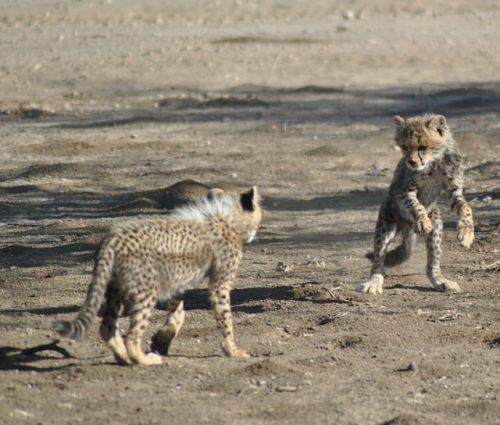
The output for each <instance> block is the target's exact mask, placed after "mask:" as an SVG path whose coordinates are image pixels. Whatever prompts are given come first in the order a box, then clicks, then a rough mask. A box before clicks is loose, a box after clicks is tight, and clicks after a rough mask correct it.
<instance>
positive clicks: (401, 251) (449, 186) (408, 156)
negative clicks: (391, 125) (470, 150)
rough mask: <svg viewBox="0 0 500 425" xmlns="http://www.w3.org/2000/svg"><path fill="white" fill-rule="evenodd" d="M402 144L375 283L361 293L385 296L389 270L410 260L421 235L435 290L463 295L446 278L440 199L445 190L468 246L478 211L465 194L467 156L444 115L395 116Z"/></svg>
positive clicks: (383, 211)
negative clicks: (441, 262)
mask: <svg viewBox="0 0 500 425" xmlns="http://www.w3.org/2000/svg"><path fill="white" fill-rule="evenodd" d="M394 121H395V124H396V136H395V141H396V144H397V145H398V146H399V147H400V148H401V151H402V153H403V158H401V160H400V161H399V163H398V165H397V167H396V171H395V172H394V177H393V180H392V183H391V185H390V187H389V193H388V195H387V197H386V199H385V201H384V202H383V204H382V206H381V207H380V211H379V215H378V220H377V225H376V228H375V241H374V247H373V254H370V255H369V256H368V258H370V259H371V260H372V261H373V265H372V268H371V274H370V279H369V280H368V281H367V282H365V283H363V284H362V285H361V287H360V291H361V292H365V293H368V294H381V293H382V284H383V282H384V277H383V274H382V273H383V268H384V266H387V267H393V266H396V265H398V264H401V263H402V262H404V261H405V260H407V259H408V258H409V257H410V254H411V251H412V248H413V246H414V244H415V239H416V234H417V233H418V234H420V235H424V237H425V243H426V247H427V266H426V273H427V277H428V278H429V281H430V283H431V284H432V286H433V287H434V289H436V290H438V291H444V292H460V287H459V286H458V284H457V283H456V282H453V281H452V280H449V279H446V278H445V277H443V276H442V274H441V269H440V265H439V257H440V255H441V235H442V231H443V221H442V220H441V215H440V212H439V209H438V207H437V205H436V200H437V198H438V196H439V194H440V192H441V191H442V190H445V191H446V192H447V193H448V200H449V204H450V207H451V210H452V211H456V213H457V215H458V222H457V230H458V239H459V241H460V242H461V244H462V245H463V246H464V247H465V248H469V246H470V245H471V243H472V241H473V240H474V221H473V218H472V210H471V208H470V207H469V205H468V204H467V202H466V201H465V198H464V196H463V193H462V186H463V165H462V156H461V155H460V152H459V150H458V148H457V146H456V144H455V140H454V139H453V136H452V134H451V132H450V130H449V128H448V125H447V122H446V118H445V117H444V116H442V115H434V114H427V115H423V116H417V117H410V118H406V119H405V118H402V117H400V116H395V117H394ZM397 231H401V233H402V235H403V242H402V243H401V245H399V246H398V247H397V248H395V249H394V250H392V251H389V252H387V247H388V245H389V242H390V241H391V240H392V239H393V238H394V236H395V235H396V232H397Z"/></svg>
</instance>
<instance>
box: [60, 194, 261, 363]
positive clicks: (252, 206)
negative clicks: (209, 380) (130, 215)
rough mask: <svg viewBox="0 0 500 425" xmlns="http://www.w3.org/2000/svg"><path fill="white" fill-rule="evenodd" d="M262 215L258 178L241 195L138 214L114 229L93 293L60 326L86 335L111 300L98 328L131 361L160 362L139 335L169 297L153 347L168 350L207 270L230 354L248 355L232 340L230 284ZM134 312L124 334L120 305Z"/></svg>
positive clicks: (97, 265) (63, 330)
mask: <svg viewBox="0 0 500 425" xmlns="http://www.w3.org/2000/svg"><path fill="white" fill-rule="evenodd" d="M261 218H262V210H261V207H260V203H259V193H258V191H257V188H256V187H255V186H254V187H253V188H252V189H250V191H248V192H246V193H242V194H241V195H240V197H239V200H234V199H233V198H231V197H229V196H228V195H226V194H218V195H217V196H214V197H212V199H203V200H200V201H199V202H197V203H195V204H193V205H189V206H185V207H181V208H179V209H176V210H174V211H173V212H172V215H170V216H168V217H165V218H158V219H152V220H147V221H134V222H129V223H125V224H122V225H118V226H116V227H114V228H112V229H111V230H110V232H109V233H108V235H107V236H106V237H105V238H104V239H103V241H102V243H101V247H100V249H99V252H98V255H97V259H96V263H95V267H94V272H93V279H92V282H91V284H90V286H89V289H88V293H87V298H86V300H85V302H84V304H83V306H82V307H81V309H80V312H79V313H78V316H77V317H76V319H74V320H73V321H71V322H70V321H55V322H54V323H53V329H54V330H55V331H57V332H58V333H59V334H61V335H63V336H66V337H69V338H73V339H78V338H80V337H82V336H83V335H84V334H85V332H86V330H87V329H88V327H89V326H90V324H91V322H92V321H93V319H94V318H95V316H96V314H97V311H98V309H99V307H100V305H101V303H102V301H103V300H105V309H104V317H103V319H102V323H101V326H100V334H101V337H102V338H103V339H104V341H105V342H106V344H107V345H108V347H109V348H110V349H111V350H112V351H113V354H114V355H115V357H116V359H117V360H118V361H119V362H121V363H125V364H132V363H138V364H144V365H151V364H159V363H161V356H160V355H158V354H156V353H149V354H145V353H144V352H143V350H142V348H141V338H142V336H143V334H144V331H145V329H146V326H147V324H148V320H149V317H150V315H151V311H152V309H153V307H154V306H155V303H156V301H157V299H162V300H167V301H168V313H167V321H166V324H165V326H164V327H163V328H162V329H160V331H158V332H157V333H156V335H155V337H154V338H153V347H154V348H155V349H156V351H158V352H160V353H161V354H167V353H168V348H169V345H170V343H171V341H172V339H173V338H174V337H175V336H176V335H177V333H178V332H179V330H180V328H181V326H182V324H183V322H184V308H183V292H184V291H185V290H186V289H189V288H191V287H193V286H195V285H196V284H198V283H199V282H200V281H201V280H202V279H203V278H204V277H208V279H209V282H208V290H209V295H210V301H211V303H212V307H213V310H214V313H215V318H216V321H217V325H218V327H219V328H220V330H221V331H222V333H223V335H224V342H223V344H222V348H223V350H224V352H225V354H226V355H228V356H230V357H248V354H246V353H245V352H243V351H241V350H239V349H238V348H237V346H236V344H235V341H234V335H233V322H232V316H231V306H230V298H229V292H230V289H231V285H232V283H233V281H234V278H235V276H236V272H237V269H238V265H239V262H240V260H241V257H242V253H243V243H244V242H251V241H252V239H253V238H254V236H255V234H256V232H257V229H258V227H259V225H260V222H261ZM122 307H124V310H125V311H126V313H127V314H128V315H129V316H130V327H129V329H128V332H127V335H126V338H125V342H124V341H123V339H122V337H121V335H120V333H119V331H118V329H117V322H118V317H119V315H120V311H121V309H122Z"/></svg>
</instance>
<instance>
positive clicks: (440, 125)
mask: <svg viewBox="0 0 500 425" xmlns="http://www.w3.org/2000/svg"><path fill="white" fill-rule="evenodd" d="M425 126H426V127H427V128H428V129H429V130H434V131H437V132H438V133H439V135H440V136H441V137H443V136H444V134H445V133H446V131H447V130H448V124H447V122H446V118H445V117H444V116H443V115H433V116H432V117H430V118H429V119H428V120H427V121H426V123H425Z"/></svg>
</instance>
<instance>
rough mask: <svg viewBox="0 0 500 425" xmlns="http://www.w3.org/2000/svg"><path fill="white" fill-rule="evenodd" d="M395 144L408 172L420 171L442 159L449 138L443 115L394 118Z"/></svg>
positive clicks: (397, 116)
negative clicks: (404, 160)
mask: <svg viewBox="0 0 500 425" xmlns="http://www.w3.org/2000/svg"><path fill="white" fill-rule="evenodd" d="M394 123H395V124H396V135H395V141H396V144H397V145H398V146H399V147H400V149H401V152H402V153H403V155H404V157H405V159H406V162H405V163H406V166H407V167H408V168H409V169H410V170H414V171H422V170H424V169H425V168H426V167H427V166H428V165H429V164H430V163H432V162H433V161H434V160H436V159H439V158H441V157H442V155H443V153H444V152H445V150H446V148H447V144H448V141H449V140H450V139H451V138H450V130H449V129H448V124H447V122H446V118H445V117H444V116H443V115H434V114H427V115H423V116H417V117H409V118H403V117H400V116H399V115H396V116H395V117H394Z"/></svg>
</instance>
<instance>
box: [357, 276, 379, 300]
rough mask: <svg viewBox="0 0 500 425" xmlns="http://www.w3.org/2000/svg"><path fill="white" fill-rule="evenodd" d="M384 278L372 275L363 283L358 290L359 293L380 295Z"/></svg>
mask: <svg viewBox="0 0 500 425" xmlns="http://www.w3.org/2000/svg"><path fill="white" fill-rule="evenodd" d="M383 283H384V277H383V276H382V275H381V274H374V275H373V276H372V277H371V278H370V280H368V281H367V282H364V283H362V284H361V285H360V287H359V288H358V290H359V292H363V293H365V294H371V295H381V294H382V285H383Z"/></svg>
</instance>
